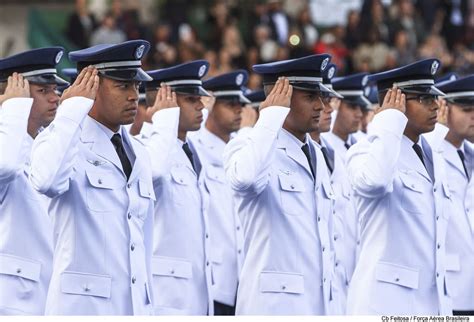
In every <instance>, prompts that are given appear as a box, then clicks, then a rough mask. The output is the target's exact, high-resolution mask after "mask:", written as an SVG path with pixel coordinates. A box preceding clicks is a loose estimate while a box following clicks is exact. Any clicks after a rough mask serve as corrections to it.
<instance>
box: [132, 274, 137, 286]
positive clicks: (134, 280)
mask: <svg viewBox="0 0 474 322" xmlns="http://www.w3.org/2000/svg"><path fill="white" fill-rule="evenodd" d="M136 281H137V278H136V277H135V276H132V284H135V282H136Z"/></svg>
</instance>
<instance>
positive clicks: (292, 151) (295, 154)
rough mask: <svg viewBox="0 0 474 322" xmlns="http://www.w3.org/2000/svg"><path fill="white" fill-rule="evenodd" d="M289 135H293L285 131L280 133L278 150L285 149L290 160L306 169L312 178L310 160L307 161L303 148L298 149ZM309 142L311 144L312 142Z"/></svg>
mask: <svg viewBox="0 0 474 322" xmlns="http://www.w3.org/2000/svg"><path fill="white" fill-rule="evenodd" d="M289 135H291V134H289V133H286V132H285V131H280V132H279V133H278V138H277V148H280V149H284V150H285V152H286V155H287V156H288V157H289V158H291V159H293V161H295V162H296V163H298V164H299V165H300V166H301V167H302V168H303V169H305V170H306V173H307V174H308V175H309V176H311V178H312V177H313V174H312V173H311V169H310V168H309V163H308V159H306V156H305V155H304V153H303V151H302V150H301V148H300V147H298V145H297V144H296V143H295V142H293V141H292V139H291V138H290V137H289ZM309 141H310V142H311V140H309Z"/></svg>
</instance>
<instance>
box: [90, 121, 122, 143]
mask: <svg viewBox="0 0 474 322" xmlns="http://www.w3.org/2000/svg"><path fill="white" fill-rule="evenodd" d="M87 117H89V118H90V119H91V120H93V121H94V122H95V123H97V125H99V128H100V129H101V130H102V131H103V132H104V133H105V135H107V137H108V138H109V140H111V139H112V136H114V134H117V133H120V136H122V138H123V134H122V126H120V128H119V130H118V131H117V132H114V131H112V130H111V129H109V128H108V127H106V126H105V125H104V124H102V123H100V122H98V121H97V120H96V119H94V118H92V117H90V116H89V115H87Z"/></svg>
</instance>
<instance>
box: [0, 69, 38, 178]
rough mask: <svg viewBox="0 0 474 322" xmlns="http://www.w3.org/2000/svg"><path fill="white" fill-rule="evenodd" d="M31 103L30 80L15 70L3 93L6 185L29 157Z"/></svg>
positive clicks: (1, 156) (1, 173)
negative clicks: (26, 144) (26, 142)
mask: <svg viewBox="0 0 474 322" xmlns="http://www.w3.org/2000/svg"><path fill="white" fill-rule="evenodd" d="M32 104H33V99H32V98H30V88H29V84H28V80H26V79H24V78H23V76H21V75H20V74H17V73H13V75H12V76H9V77H8V81H7V87H6V89H5V93H4V94H3V95H1V96H0V105H1V108H0V185H6V184H7V183H9V182H10V181H12V180H13V179H14V178H15V177H16V176H17V175H18V174H20V173H22V170H23V165H24V163H25V162H24V161H25V159H26V158H28V156H29V152H30V151H28V150H27V149H24V143H25V140H26V139H27V138H28V132H27V128H28V117H29V115H30V110H31V106H32Z"/></svg>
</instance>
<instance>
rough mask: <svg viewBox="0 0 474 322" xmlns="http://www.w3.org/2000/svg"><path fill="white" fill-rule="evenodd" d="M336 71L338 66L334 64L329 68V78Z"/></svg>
mask: <svg viewBox="0 0 474 322" xmlns="http://www.w3.org/2000/svg"><path fill="white" fill-rule="evenodd" d="M335 72H336V67H334V66H333V67H331V68H329V70H328V78H329V79H331V78H333V77H334V73H335Z"/></svg>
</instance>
